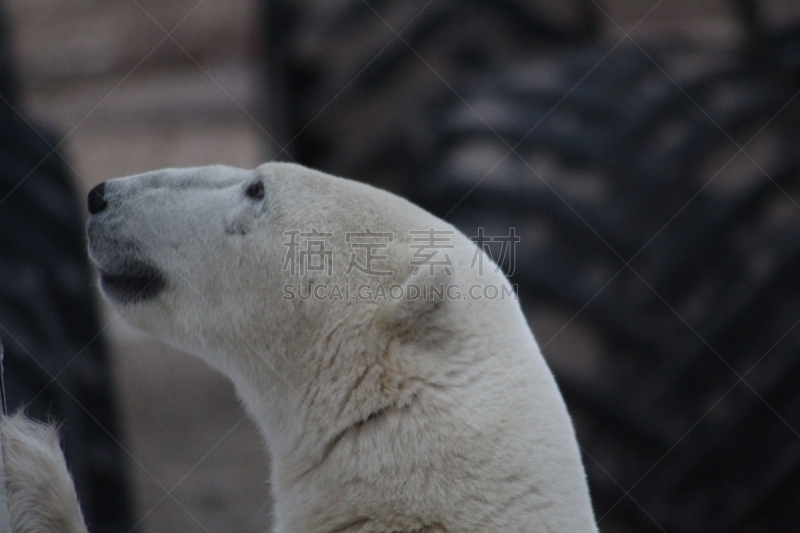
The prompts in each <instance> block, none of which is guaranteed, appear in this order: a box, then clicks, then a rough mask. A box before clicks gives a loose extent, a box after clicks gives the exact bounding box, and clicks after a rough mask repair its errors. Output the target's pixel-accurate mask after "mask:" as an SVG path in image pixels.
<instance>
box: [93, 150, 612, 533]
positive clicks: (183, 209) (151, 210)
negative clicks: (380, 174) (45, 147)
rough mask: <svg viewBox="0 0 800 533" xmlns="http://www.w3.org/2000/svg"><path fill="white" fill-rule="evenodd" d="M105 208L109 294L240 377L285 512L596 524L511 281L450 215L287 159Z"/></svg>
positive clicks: (103, 272)
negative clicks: (436, 214) (444, 217)
mask: <svg viewBox="0 0 800 533" xmlns="http://www.w3.org/2000/svg"><path fill="white" fill-rule="evenodd" d="M89 210H90V213H91V217H90V219H89V222H88V224H87V235H88V241H89V251H90V256H91V258H92V261H93V262H94V264H95V266H96V268H97V270H98V272H99V279H100V287H101V291H102V293H103V295H104V296H105V298H106V299H107V300H108V301H109V302H110V303H111V305H112V306H113V307H114V308H115V309H117V310H118V311H119V313H120V314H121V315H122V316H124V317H125V318H126V319H128V320H129V321H131V322H132V323H134V324H135V325H137V326H139V327H141V328H142V329H144V330H145V331H148V332H151V333H153V334H155V335H156V336H158V337H160V338H161V339H162V340H164V341H166V342H167V343H169V344H171V345H173V346H176V347H178V348H180V349H183V350H185V351H187V352H190V353H192V354H195V355H197V356H200V357H201V358H203V359H204V360H206V361H207V362H208V363H209V364H211V365H212V366H214V367H216V368H218V369H219V370H220V371H222V372H223V373H224V374H226V375H228V376H229V377H230V378H231V379H232V380H233V382H234V384H235V386H236V389H237V392H238V393H239V395H240V396H241V398H242V400H243V402H244V404H245V406H246V407H247V409H248V411H249V412H250V414H251V415H252V416H253V418H254V419H255V421H256V423H257V424H258V426H259V428H260V429H261V431H262V433H263V434H264V437H265V440H266V442H267V444H268V447H269V449H270V452H271V456H272V459H273V467H272V472H271V475H272V485H273V490H274V495H275V501H276V503H275V516H276V531H304V532H308V531H320V532H322V531H342V532H344V531H360V530H362V528H363V530H364V531H386V532H389V531H420V532H422V531H427V532H433V531H445V530H447V531H501V530H502V531H529V530H531V528H532V527H534V526H536V527H535V528H538V529H541V530H547V531H573V532H578V531H581V532H588V531H596V529H595V527H594V524H593V520H592V511H591V508H590V504H589V499H588V492H587V488H586V482H585V477H584V474H583V469H582V466H581V462H580V457H579V453H578V449H577V444H576V441H575V436H574V433H573V430H572V426H571V422H570V419H569V416H568V414H567V412H566V409H565V407H564V404H563V402H562V400H561V397H560V395H559V393H558V389H557V388H556V386H555V382H554V380H553V378H552V375H551V374H550V372H549V370H548V369H547V367H546V365H545V364H544V360H543V359H542V356H541V354H540V352H539V349H538V347H537V345H536V342H535V341H534V339H533V336H532V334H531V332H530V330H529V328H528V326H527V322H526V320H525V317H524V316H523V314H522V312H521V310H520V308H519V305H518V303H517V302H516V299H515V298H514V294H513V291H512V290H511V287H510V285H509V283H508V281H507V280H506V279H505V277H504V276H503V274H502V273H501V272H499V271H498V270H497V268H496V267H495V265H494V264H493V263H491V261H490V260H489V259H488V258H487V257H486V256H485V254H483V252H482V251H481V250H479V249H478V248H476V247H475V246H474V245H473V243H472V242H471V241H470V239H468V238H467V237H466V236H464V235H462V234H461V233H460V232H458V231H456V230H455V229H454V228H453V227H452V226H451V225H449V224H447V223H446V222H444V221H442V220H439V219H437V218H436V217H433V216H432V215H430V214H429V213H427V212H425V211H423V210H422V209H420V208H418V207H416V206H414V205H412V204H410V203H408V202H406V201H405V200H403V199H401V198H399V197H396V196H394V195H392V194H389V193H386V192H383V191H379V190H377V189H374V188H372V187H369V186H366V185H363V184H358V183H355V182H351V181H348V180H344V179H340V178H335V177H332V176H328V175H326V174H323V173H320V172H316V171H313V170H309V169H306V168H303V167H301V166H298V165H293V164H285V163H270V164H265V165H262V166H260V167H259V168H257V169H254V170H242V169H235V168H229V167H222V166H211V167H202V168H190V169H166V170H160V171H156V172H150V173H147V174H141V175H137V176H132V177H127V178H120V179H114V180H110V181H108V182H106V183H104V184H101V185H100V186H98V187H96V188H95V189H93V190H92V192H91V193H90V196H89ZM537 524H538V526H537Z"/></svg>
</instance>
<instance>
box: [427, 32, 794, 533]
mask: <svg viewBox="0 0 800 533" xmlns="http://www.w3.org/2000/svg"><path fill="white" fill-rule="evenodd" d="M609 50H610V45H609V46H606V47H603V46H592V47H589V48H587V47H581V48H576V49H572V50H571V51H568V52H561V53H559V54H558V55H553V56H552V57H551V58H549V59H542V60H540V61H538V62H535V63H531V64H530V65H528V66H527V67H526V68H517V69H511V70H507V71H504V72H503V73H499V74H494V75H489V76H485V77H484V78H483V79H481V80H479V81H476V82H474V83H473V84H471V85H468V86H464V87H462V88H461V89H460V92H461V94H462V96H463V97H464V99H465V100H466V101H468V102H470V104H471V106H470V107H471V108H470V107H467V106H465V105H464V104H463V102H462V101H460V100H459V99H453V100H452V103H451V105H450V106H449V107H448V108H447V110H446V111H445V112H443V113H442V114H439V115H436V116H434V117H433V118H432V120H431V123H430V128H431V129H432V131H433V132H434V133H433V134H432V135H433V138H435V139H438V140H439V145H438V146H437V147H436V148H435V149H434V150H433V151H432V153H433V154H435V156H434V157H432V158H431V159H430V160H429V161H427V162H424V163H423V165H422V166H421V171H420V172H419V174H418V175H419V176H420V179H419V181H418V182H417V183H416V185H415V186H414V187H413V190H414V191H415V192H416V194H415V195H414V196H413V199H414V200H415V201H416V202H417V203H420V204H422V205H423V206H424V207H427V208H428V209H430V210H431V211H433V212H434V213H436V214H438V215H440V216H446V217H447V218H448V219H449V220H450V221H452V222H454V223H455V224H456V225H457V226H459V227H460V228H461V229H462V230H463V231H464V232H465V233H467V234H468V235H476V234H477V233H478V231H479V228H480V227H482V228H484V230H483V231H484V234H485V235H507V234H508V232H509V228H510V227H516V232H517V234H518V236H519V237H520V239H521V241H520V242H519V245H518V248H517V250H516V255H515V258H514V259H515V260H514V262H513V264H510V263H509V264H506V266H507V267H513V276H512V278H513V281H515V282H516V283H517V284H518V288H519V293H520V297H521V298H522V301H523V304H524V307H525V309H526V310H527V312H528V314H529V316H530V320H531V324H532V326H533V328H534V330H535V331H536V332H537V333H538V337H539V341H540V343H541V344H542V345H543V347H544V352H545V354H546V356H547V357H548V359H549V361H550V363H551V365H552V367H553V369H554V371H555V373H556V375H557V379H558V382H559V383H560V385H561V387H562V390H563V392H564V394H565V397H566V399H567V402H568V405H569V408H570V410H571V412H572V414H573V416H574V418H575V421H576V425H577V431H578V436H579V441H580V443H581V445H582V447H583V450H584V452H585V454H584V461H585V464H586V466H587V470H588V473H589V478H590V482H591V489H592V495H593V499H594V501H595V506H596V511H597V516H598V518H602V520H601V524H600V525H601V529H602V530H603V531H638V532H648V531H663V530H666V531H670V532H673V533H683V532H687V533H688V532H708V531H742V532H744V531H800V506H798V504H797V502H798V501H800V433H798V432H800V393H798V389H797V386H796V383H797V382H798V381H800V357H798V355H800V327H798V322H799V321H800V297H798V294H800V282H799V281H798V276H797V271H798V269H800V152H798V150H797V146H798V141H800V138H798V137H800V135H798V133H800V132H799V131H798V129H797V124H798V119H800V107H799V106H798V104H800V102H798V101H797V100H792V98H793V97H794V95H795V94H796V91H797V86H796V84H795V80H796V78H794V77H793V76H791V75H789V74H790V73H789V72H785V71H776V70H768V69H763V68H759V67H758V66H757V65H754V64H752V63H751V62H750V61H749V58H747V57H742V56H740V55H738V54H736V53H733V52H729V51H725V50H717V51H714V50H708V49H701V48H700V47H693V46H682V45H680V44H677V43H676V44H674V45H672V46H661V47H655V48H648V49H647V50H644V51H643V50H641V49H639V48H638V47H637V46H635V45H633V44H630V43H626V44H623V45H620V46H619V47H618V48H617V49H615V50H613V51H612V52H611V53H610V54H608V52H609ZM645 52H646V53H645ZM606 54H608V55H606ZM587 73H589V74H588V75H587ZM584 76H585V78H584ZM581 80H582V81H581ZM784 106H785V107H784ZM476 112H477V113H476ZM762 128H763V130H762ZM756 134H757V136H756V137H754V139H753V140H752V142H750V139H751V138H753V136H754V135H756ZM748 143H749V144H748ZM512 147H513V148H515V151H514V152H513V153H510V152H511V148H512ZM738 147H744V148H745V152H746V155H745V154H741V153H740V154H739V155H738V156H737V152H738V151H739V149H738ZM507 154H508V155H507ZM506 155H507V157H504V156H506ZM726 163H727V165H726ZM424 169H428V170H427V171H425V170H424ZM498 251H499V250H496V249H495V252H498ZM506 259H508V257H506ZM740 377H741V378H743V380H740ZM662 528H663V529H662Z"/></svg>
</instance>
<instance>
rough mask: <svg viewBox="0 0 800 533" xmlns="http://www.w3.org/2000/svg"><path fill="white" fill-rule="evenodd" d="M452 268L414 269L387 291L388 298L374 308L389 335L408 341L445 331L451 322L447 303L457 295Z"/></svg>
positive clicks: (424, 338)
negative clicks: (397, 284)
mask: <svg viewBox="0 0 800 533" xmlns="http://www.w3.org/2000/svg"><path fill="white" fill-rule="evenodd" d="M452 268H453V267H447V268H443V267H441V266H439V265H436V268H435V269H432V268H429V266H428V265H425V266H421V267H417V268H416V269H415V270H414V272H412V273H411V275H409V276H408V278H406V280H405V281H404V282H403V283H402V284H400V285H399V286H394V287H392V288H391V289H390V290H388V291H387V292H388V295H389V298H388V299H387V300H386V301H384V302H382V303H381V306H380V308H379V309H378V320H379V322H380V323H381V325H382V326H384V328H386V329H387V332H388V333H389V335H391V336H393V337H396V338H398V337H399V338H403V339H407V340H409V341H416V340H420V341H421V340H429V339H428V337H430V333H432V332H433V331H438V332H439V333H441V331H442V330H445V329H448V328H446V327H444V326H445V325H446V324H447V323H449V322H451V321H452V320H453V319H452V318H451V317H450V314H449V312H448V310H447V307H448V304H449V303H450V302H449V300H450V299H451V298H455V297H457V296H458V291H457V290H456V289H457V287H455V285H454V282H453V273H452Z"/></svg>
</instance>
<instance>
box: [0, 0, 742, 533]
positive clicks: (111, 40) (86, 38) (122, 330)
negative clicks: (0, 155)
mask: <svg viewBox="0 0 800 533" xmlns="http://www.w3.org/2000/svg"><path fill="white" fill-rule="evenodd" d="M657 3H658V2H656V0H647V1H633V0H631V1H625V0H615V1H608V2H605V5H606V6H607V9H608V13H609V17H610V19H609V30H608V33H609V35H610V36H615V35H616V36H617V38H619V36H620V35H621V34H620V33H619V32H620V30H619V28H618V27H616V26H615V25H614V24H612V23H611V19H613V20H614V21H615V22H618V23H619V24H620V27H622V28H624V29H626V30H629V29H631V28H633V27H634V25H635V24H636V22H638V20H639V19H641V17H642V16H644V15H645V14H646V13H647V12H648V11H649V10H650V9H652V8H653V7H654V6H656V4H657ZM6 7H7V9H8V11H9V15H10V19H11V23H12V30H13V36H14V45H15V57H16V61H17V65H18V67H19V69H20V78H21V81H22V83H23V86H24V90H25V92H24V98H25V105H26V111H27V112H28V113H29V114H30V115H32V116H33V117H34V118H35V119H36V120H37V121H38V123H39V124H44V125H46V126H49V127H51V128H52V129H54V130H55V131H57V132H58V135H57V137H58V138H59V139H63V141H64V144H63V150H62V151H63V153H64V154H65V156H66V157H67V158H68V159H69V161H70V163H71V164H72V166H73V167H74V172H75V176H76V180H77V181H76V183H77V185H78V187H79V188H80V190H81V191H82V192H86V191H88V189H89V188H90V187H91V186H92V185H94V184H96V183H99V182H101V181H104V180H106V179H109V178H112V177H116V176H121V175H126V174H131V173H136V172H141V171H147V170H152V169H155V168H159V167H166V166H196V165H204V164H210V163H224V164H230V165H236V166H243V167H252V166H255V165H257V164H258V163H260V162H261V161H264V160H266V159H268V157H269V154H268V153H267V152H266V148H265V147H266V146H267V143H266V142H265V137H266V136H267V134H268V133H267V132H268V129H269V125H265V124H263V123H262V122H263V121H261V120H259V118H258V117H259V113H258V103H259V102H260V101H263V100H264V99H265V98H268V95H267V94H265V93H264V92H263V90H261V89H259V83H258V81H259V71H258V69H257V68H256V67H257V64H258V54H257V47H256V46H255V45H254V43H255V42H256V39H257V28H258V21H259V10H258V7H259V6H258V3H257V2H255V1H253V0H204V1H203V0H200V1H198V0H171V1H170V2H160V1H158V0H114V1H111V2H109V1H107V0H11V1H8V2H6ZM676 27H680V28H682V29H684V30H685V29H692V28H698V29H702V30H703V31H706V32H708V33H709V34H710V35H712V36H714V35H729V34H730V32H731V24H730V22H729V18H728V12H727V11H726V8H725V2H723V1H722V0H715V1H710V2H692V1H689V0H685V1H676V0H665V1H664V2H663V3H662V4H660V5H658V7H656V8H655V10H654V12H653V13H652V15H651V18H649V19H648V21H647V23H646V24H644V25H642V26H641V27H639V28H637V30H636V31H637V32H645V33H647V32H655V31H670V30H674V29H675V28H676ZM169 32H172V33H169ZM168 33H169V36H168ZM173 39H174V40H173ZM105 319H106V320H107V322H108V323H109V324H110V327H109V336H110V339H111V341H112V344H113V349H114V368H115V376H114V377H115V380H116V383H117V384H118V401H119V405H120V406H121V409H122V412H121V417H122V420H123V423H124V427H125V434H126V436H127V450H126V452H127V454H128V457H129V466H130V473H131V478H132V481H133V483H134V485H135V494H136V502H135V505H136V517H137V520H140V525H139V526H138V527H137V528H136V531H147V532H150V533H160V532H177V531H181V532H195V531H196V532H234V531H235V532H237V533H248V532H256V531H266V530H268V528H269V524H270V499H269V487H268V484H267V481H266V480H267V478H268V466H267V460H266V458H265V456H264V453H263V447H262V444H261V440H260V437H259V436H258V434H257V432H256V430H255V428H254V426H253V424H252V423H251V422H250V421H249V420H248V419H247V418H245V416H244V412H243V411H242V409H241V408H240V407H239V405H238V402H237V400H236V398H235V395H234V392H233V389H232V387H231V386H230V385H229V384H228V382H227V381H226V380H224V379H223V378H222V377H220V376H218V375H217V374H216V373H214V372H212V371H211V370H209V369H208V368H207V367H205V365H203V364H202V363H200V362H198V361H197V360H195V359H193V358H191V357H189V356H187V355H184V354H181V353H177V352H175V351H173V350H171V349H169V348H167V347H165V346H163V345H162V344H160V343H158V342H157V341H155V340H152V339H150V338H148V337H146V336H144V335H143V334H141V333H138V332H136V331H134V330H133V329H131V328H129V327H127V326H125V325H124V324H122V323H121V321H120V320H119V319H117V318H116V317H115V316H113V314H112V313H111V312H108V311H107V312H106V316H105Z"/></svg>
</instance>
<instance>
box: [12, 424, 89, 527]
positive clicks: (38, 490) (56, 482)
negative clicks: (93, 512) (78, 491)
mask: <svg viewBox="0 0 800 533" xmlns="http://www.w3.org/2000/svg"><path fill="white" fill-rule="evenodd" d="M0 424H2V429H3V430H2V438H3V441H2V450H3V464H4V468H5V489H6V493H7V497H8V510H9V514H10V516H11V531H12V533H87V530H86V526H85V525H84V523H83V515H82V514H81V510H80V507H79V506H78V499H77V497H76V496H75V489H74V488H73V485H72V478H71V477H70V475H69V472H68V471H67V464H66V463H65V462H64V455H63V454H62V452H61V448H60V446H59V444H58V433H57V432H56V430H55V428H54V427H52V426H50V425H45V424H41V423H38V422H33V421H32V420H30V419H28V418H25V417H24V416H23V415H19V414H18V415H15V416H13V417H10V418H4V419H3V420H2V421H0Z"/></svg>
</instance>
